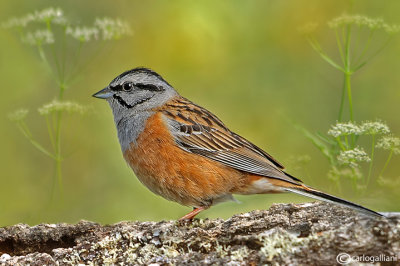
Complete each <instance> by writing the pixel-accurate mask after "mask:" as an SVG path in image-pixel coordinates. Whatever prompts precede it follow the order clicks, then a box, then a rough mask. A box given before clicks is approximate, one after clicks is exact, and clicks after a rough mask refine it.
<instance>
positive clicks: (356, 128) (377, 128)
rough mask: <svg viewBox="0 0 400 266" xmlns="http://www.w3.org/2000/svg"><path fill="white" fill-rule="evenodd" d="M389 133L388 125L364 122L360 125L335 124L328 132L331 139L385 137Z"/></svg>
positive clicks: (379, 122)
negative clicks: (349, 136) (342, 137)
mask: <svg viewBox="0 0 400 266" xmlns="http://www.w3.org/2000/svg"><path fill="white" fill-rule="evenodd" d="M389 133H390V129H389V127H388V125H387V124H386V123H384V122H382V121H365V122H362V123H361V124H360V125H357V124H356V123H355V122H346V123H336V125H333V126H332V127H331V129H329V131H328V135H331V136H332V137H335V138H337V137H340V136H347V135H386V134H389Z"/></svg>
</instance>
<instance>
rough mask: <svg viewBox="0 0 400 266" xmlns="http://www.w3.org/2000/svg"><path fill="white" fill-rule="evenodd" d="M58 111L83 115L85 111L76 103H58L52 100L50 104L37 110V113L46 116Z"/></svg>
mask: <svg viewBox="0 0 400 266" xmlns="http://www.w3.org/2000/svg"><path fill="white" fill-rule="evenodd" d="M59 111H66V112H68V113H72V112H76V113H83V112H85V111H86V108H85V107H84V106H82V105H80V104H78V103H76V102H60V101H57V100H53V101H52V102H50V103H47V104H45V105H43V106H42V107H40V108H39V109H38V112H39V114H41V115H48V114H51V113H54V112H59Z"/></svg>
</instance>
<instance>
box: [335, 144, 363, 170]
mask: <svg viewBox="0 0 400 266" xmlns="http://www.w3.org/2000/svg"><path fill="white" fill-rule="evenodd" d="M337 159H338V161H339V163H340V164H345V165H349V166H350V167H352V168H356V167H358V162H369V161H371V159H370V158H369V156H368V154H367V153H366V152H365V151H364V149H363V148H360V147H356V148H354V149H352V150H347V151H341V152H340V154H339V155H338V157H337Z"/></svg>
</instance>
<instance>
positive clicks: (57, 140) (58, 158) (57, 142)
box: [55, 111, 63, 198]
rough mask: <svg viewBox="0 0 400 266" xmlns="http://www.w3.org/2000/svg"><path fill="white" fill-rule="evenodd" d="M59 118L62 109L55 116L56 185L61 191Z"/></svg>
mask: <svg viewBox="0 0 400 266" xmlns="http://www.w3.org/2000/svg"><path fill="white" fill-rule="evenodd" d="M61 119H62V111H58V112H57V118H56V129H55V157H56V159H55V168H56V177H57V180H58V186H59V189H60V193H61V198H62V192H63V185H62V171H61V162H62V157H61V130H60V129H61Z"/></svg>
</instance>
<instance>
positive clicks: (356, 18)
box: [328, 14, 400, 34]
mask: <svg viewBox="0 0 400 266" xmlns="http://www.w3.org/2000/svg"><path fill="white" fill-rule="evenodd" d="M351 24H354V25H357V26H359V27H367V28H369V29H371V30H375V29H383V30H384V31H386V32H387V33H389V34H392V33H396V32H398V31H399V30H400V28H399V26H398V25H389V24H386V23H385V21H384V20H383V19H382V18H369V17H367V16H363V15H348V14H343V15H341V16H340V17H337V18H334V19H332V20H331V21H329V22H328V26H329V27H331V28H333V29H336V28H339V27H343V26H347V25H351Z"/></svg>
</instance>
